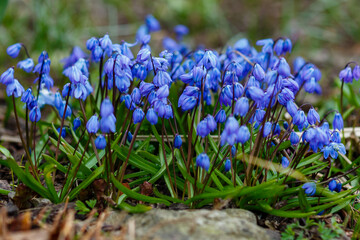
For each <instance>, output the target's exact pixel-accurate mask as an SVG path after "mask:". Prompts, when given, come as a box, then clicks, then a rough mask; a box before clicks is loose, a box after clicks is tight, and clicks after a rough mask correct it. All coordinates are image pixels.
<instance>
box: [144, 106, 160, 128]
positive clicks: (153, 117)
mask: <svg viewBox="0 0 360 240" xmlns="http://www.w3.org/2000/svg"><path fill="white" fill-rule="evenodd" d="M146 119H147V120H148V121H149V122H150V123H151V125H154V124H156V123H157V122H158V116H157V114H156V112H155V110H154V108H149V110H148V111H147V113H146Z"/></svg>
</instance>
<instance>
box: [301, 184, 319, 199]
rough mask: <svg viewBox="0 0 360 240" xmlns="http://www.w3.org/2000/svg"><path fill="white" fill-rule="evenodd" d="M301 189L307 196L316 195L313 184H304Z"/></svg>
mask: <svg viewBox="0 0 360 240" xmlns="http://www.w3.org/2000/svg"><path fill="white" fill-rule="evenodd" d="M302 188H303V189H304V190H305V194H306V195H308V196H313V195H314V194H315V193H316V184H315V183H314V182H308V183H305V184H304V185H303V186H302Z"/></svg>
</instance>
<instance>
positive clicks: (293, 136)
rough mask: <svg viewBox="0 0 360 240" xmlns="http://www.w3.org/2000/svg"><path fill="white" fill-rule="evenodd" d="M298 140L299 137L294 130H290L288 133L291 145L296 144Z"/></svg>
mask: <svg viewBox="0 0 360 240" xmlns="http://www.w3.org/2000/svg"><path fill="white" fill-rule="evenodd" d="M299 141H300V137H299V136H298V135H297V134H296V133H295V132H294V131H292V132H291V133H290V143H291V144H292V145H296V144H298V143H299Z"/></svg>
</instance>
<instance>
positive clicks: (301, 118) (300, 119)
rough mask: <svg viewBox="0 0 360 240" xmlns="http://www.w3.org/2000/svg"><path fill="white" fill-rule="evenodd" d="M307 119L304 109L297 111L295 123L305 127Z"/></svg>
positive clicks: (300, 127)
mask: <svg viewBox="0 0 360 240" xmlns="http://www.w3.org/2000/svg"><path fill="white" fill-rule="evenodd" d="M305 121H306V116H305V113H304V111H302V110H299V111H297V112H296V114H295V116H294V119H293V123H294V124H295V125H296V126H298V128H299V129H302V128H303V127H304V124H305Z"/></svg>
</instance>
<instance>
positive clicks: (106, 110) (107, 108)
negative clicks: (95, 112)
mask: <svg viewBox="0 0 360 240" xmlns="http://www.w3.org/2000/svg"><path fill="white" fill-rule="evenodd" d="M113 113H114V107H113V105H112V103H111V101H110V99H109V98H105V99H104V100H103V102H102V103H101V106H100V116H101V117H102V118H105V117H108V116H110V115H111V114H113Z"/></svg>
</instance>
